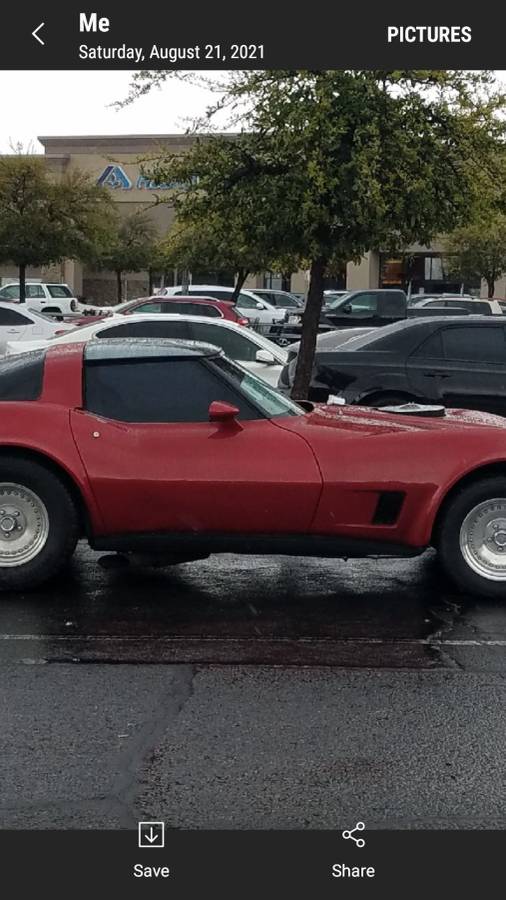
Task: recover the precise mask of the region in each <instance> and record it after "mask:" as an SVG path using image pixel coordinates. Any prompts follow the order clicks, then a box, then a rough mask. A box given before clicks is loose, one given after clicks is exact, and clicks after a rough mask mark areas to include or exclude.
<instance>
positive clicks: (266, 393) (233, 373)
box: [212, 356, 304, 419]
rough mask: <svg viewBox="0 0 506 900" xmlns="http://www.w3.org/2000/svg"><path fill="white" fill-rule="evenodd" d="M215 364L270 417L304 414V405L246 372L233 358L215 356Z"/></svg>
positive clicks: (213, 362)
mask: <svg viewBox="0 0 506 900" xmlns="http://www.w3.org/2000/svg"><path fill="white" fill-rule="evenodd" d="M212 364H213V366H216V367H217V368H218V369H220V370H221V371H222V372H223V373H224V374H225V375H226V376H227V378H228V379H229V380H231V381H233V382H234V383H235V384H236V385H237V386H238V387H239V388H240V390H241V392H242V393H243V394H244V395H245V396H246V397H247V398H248V400H251V401H252V402H253V403H255V404H256V406H258V407H259V408H260V409H261V410H262V412H263V413H264V415H266V416H267V418H269V419H273V418H275V417H276V416H303V415H304V410H303V409H302V407H300V406H298V404H297V403H294V402H293V400H289V399H288V397H285V396H283V395H282V394H279V393H278V392H277V391H276V390H274V388H271V387H269V385H268V384H266V383H265V381H262V380H261V379H260V378H257V377H256V376H255V375H252V374H251V372H246V370H245V369H242V368H241V366H238V365H237V364H236V363H234V362H232V360H230V359H227V358H226V357H224V356H217V357H215V358H213V361H212Z"/></svg>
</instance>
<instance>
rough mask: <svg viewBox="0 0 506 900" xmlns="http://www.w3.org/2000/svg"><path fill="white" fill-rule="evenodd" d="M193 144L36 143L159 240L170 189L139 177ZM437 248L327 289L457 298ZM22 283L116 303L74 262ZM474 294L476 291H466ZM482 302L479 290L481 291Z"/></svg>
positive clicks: (101, 282)
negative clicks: (65, 288) (149, 224)
mask: <svg viewBox="0 0 506 900" xmlns="http://www.w3.org/2000/svg"><path fill="white" fill-rule="evenodd" d="M193 140H194V138H193V137H191V136H188V135H121V136H110V137H107V136H88V137H40V138H39V141H40V143H41V144H42V146H43V148H44V157H45V159H46V161H47V164H48V166H49V167H50V168H51V170H52V171H53V172H54V173H56V174H62V175H63V174H64V173H65V172H68V171H71V170H72V169H75V168H77V169H80V170H81V171H83V172H86V173H88V174H89V176H90V177H91V178H92V179H93V181H95V182H96V183H97V184H101V185H104V186H105V187H106V188H107V189H108V190H110V191H111V193H112V195H113V197H114V201H115V203H117V204H118V208H119V211H120V214H121V215H124V216H128V215H129V214H131V213H133V212H135V211H139V210H143V211H144V212H145V213H146V215H147V216H149V218H150V219H152V221H153V222H154V224H155V225H156V228H157V229H158V230H159V232H160V234H162V233H164V232H166V231H167V230H168V229H169V228H170V226H171V223H172V222H173V220H174V211H173V209H172V208H171V206H170V201H169V202H160V201H163V200H167V199H168V198H170V190H171V188H170V185H163V184H162V185H160V184H155V183H154V182H153V181H151V180H150V179H149V178H148V177H146V176H145V175H144V174H143V173H142V167H143V163H144V166H145V167H146V168H147V166H148V164H149V163H148V161H149V159H150V158H151V159H153V158H157V157H159V156H160V154H161V153H163V152H164V151H165V152H167V151H169V152H171V153H183V152H184V151H185V150H186V149H187V148H188V147H189V146H190V144H191V142H192V141H193ZM441 250H442V246H441V244H434V245H433V246H432V247H421V246H414V247H411V248H408V250H407V251H406V252H405V253H404V254H403V256H402V257H399V258H396V259H394V258H392V257H391V256H390V255H389V254H387V253H373V252H371V253H368V254H367V255H366V256H365V257H364V258H363V259H362V261H361V262H360V264H359V265H354V264H351V263H350V264H348V266H347V268H346V272H343V273H342V275H341V277H340V278H336V279H329V280H328V285H327V286H328V287H335V288H344V287H346V288H348V290H358V289H364V288H377V287H401V288H404V289H405V290H408V289H409V288H411V290H412V291H413V292H418V291H425V292H426V293H429V292H438V293H440V292H442V291H458V290H460V287H461V286H460V284H458V283H456V282H455V281H454V280H451V278H450V277H449V276H448V274H447V273H446V272H445V265H444V259H443V256H442V253H441ZM27 275H28V277H29V278H41V279H42V280H59V281H60V280H61V281H65V282H67V283H68V284H69V285H71V287H73V289H74V291H75V293H76V294H77V295H78V296H80V297H83V298H84V299H85V300H86V301H87V302H90V303H91V302H99V303H101V302H105V303H107V302H109V303H112V302H116V280H115V275H114V273H112V272H95V271H93V270H91V269H89V268H87V267H86V266H83V265H82V264H81V263H79V262H76V261H65V262H64V263H62V264H61V265H58V266H53V267H51V268H50V269H46V270H42V271H41V270H30V271H29V272H28V273H27ZM233 277H234V273H232V272H209V271H202V272H195V271H194V272H193V273H191V276H190V278H191V280H192V281H193V282H195V283H201V284H204V283H208V284H209V283H215V282H216V281H217V280H219V283H224V284H232V283H233ZM10 278H13V279H17V273H16V271H15V269H14V268H13V267H12V266H9V265H7V266H0V280H1V282H2V283H4V284H5V282H6V281H7V280H9V279H10ZM180 278H181V273H178V272H177V270H176V271H172V272H168V273H158V274H157V275H156V276H155V279H154V284H155V285H159V284H160V283H161V281H162V279H163V283H165V284H174V283H175V284H177V283H179V281H180ZM125 280H126V284H125V285H124V293H125V296H127V297H128V299H130V298H132V297H138V296H144V295H145V294H146V293H147V291H148V273H147V272H141V273H128V274H127V275H126V276H125ZM246 287H257V288H258V287H273V288H275V287H279V288H281V287H283V288H285V289H291V290H293V291H297V292H300V293H305V292H306V291H307V287H308V281H307V273H306V272H296V273H293V274H291V275H290V276H285V277H282V276H281V275H279V274H277V273H270V272H265V273H257V274H255V275H253V276H250V278H249V279H248V281H247V282H246ZM470 288H474V290H475V291H476V292H479V285H466V289H470ZM481 293H482V294H486V291H485V290H482V291H481ZM496 294H497V296H506V285H505V284H504V283H502V284H500V285H499V284H498V285H497V287H496Z"/></svg>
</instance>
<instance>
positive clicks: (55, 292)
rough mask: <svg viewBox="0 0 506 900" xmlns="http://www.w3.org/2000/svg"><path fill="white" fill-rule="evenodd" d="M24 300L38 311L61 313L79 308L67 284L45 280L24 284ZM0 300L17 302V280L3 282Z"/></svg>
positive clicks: (71, 311) (0, 289)
mask: <svg viewBox="0 0 506 900" xmlns="http://www.w3.org/2000/svg"><path fill="white" fill-rule="evenodd" d="M25 292H26V302H27V303H28V304H29V306H30V308H31V309H35V310H37V311H39V312H41V311H43V312H46V313H55V314H57V315H62V314H65V313H73V312H76V311H78V310H79V301H78V299H77V297H75V296H74V294H73V293H72V291H71V290H70V288H69V286H68V284H56V283H55V284H46V283H45V282H37V283H32V282H28V283H27V284H26V285H25ZM0 301H2V302H8V303H19V282H13V283H12V284H4V286H3V287H1V288H0Z"/></svg>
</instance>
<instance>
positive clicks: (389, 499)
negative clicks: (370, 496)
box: [372, 491, 406, 525]
mask: <svg viewBox="0 0 506 900" xmlns="http://www.w3.org/2000/svg"><path fill="white" fill-rule="evenodd" d="M405 496H406V495H405V494H404V492H403V491H382V492H381V494H380V495H379V497H378V502H377V504H376V509H375V511H374V516H373V520H372V524H373V525H395V523H396V522H397V519H398V518H399V515H400V512H401V509H402V504H403V503H404V497H405Z"/></svg>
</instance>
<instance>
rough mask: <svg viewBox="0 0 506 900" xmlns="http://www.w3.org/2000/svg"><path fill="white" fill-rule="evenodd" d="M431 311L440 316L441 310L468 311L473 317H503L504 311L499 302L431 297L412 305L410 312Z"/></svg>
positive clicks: (469, 298) (467, 298)
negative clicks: (418, 310)
mask: <svg viewBox="0 0 506 900" xmlns="http://www.w3.org/2000/svg"><path fill="white" fill-rule="evenodd" d="M417 309H431V310H433V311H434V315H436V316H437V315H439V310H440V309H458V310H467V311H468V312H469V313H470V314H471V315H477V316H502V315H503V314H504V309H503V307H502V305H501V304H500V303H499V301H498V300H485V299H478V298H474V297H438V298H435V297H429V298H427V299H423V300H418V301H417V302H416V303H414V304H412V306H411V307H410V310H411V311H413V310H417Z"/></svg>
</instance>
